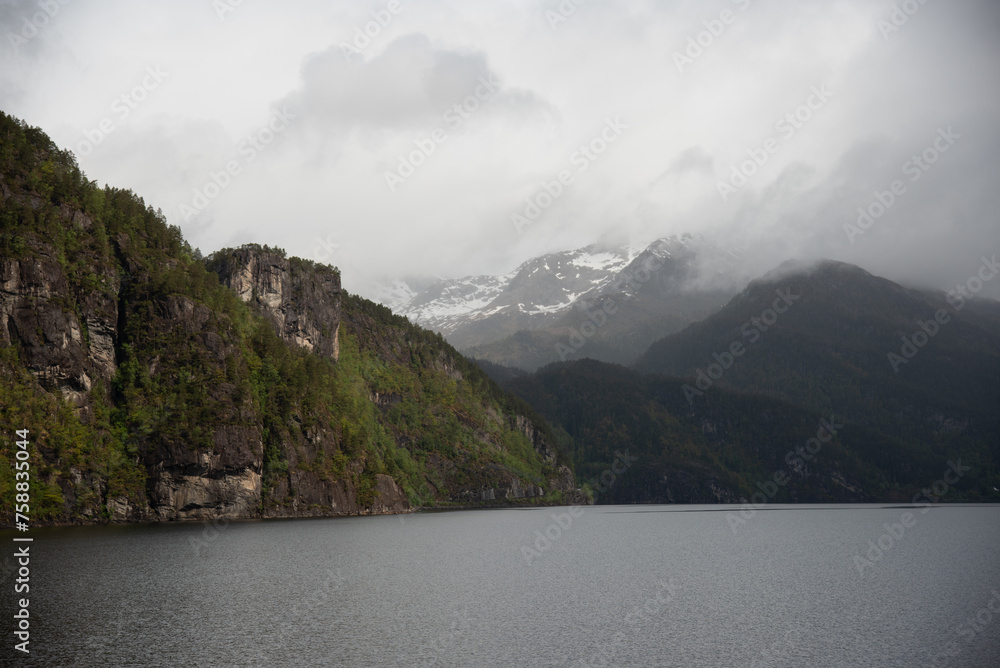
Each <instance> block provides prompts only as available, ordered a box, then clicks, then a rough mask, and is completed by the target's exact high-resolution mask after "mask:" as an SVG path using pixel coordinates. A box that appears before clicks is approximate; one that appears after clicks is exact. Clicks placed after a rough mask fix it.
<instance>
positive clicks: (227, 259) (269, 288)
mask: <svg viewBox="0 0 1000 668" xmlns="http://www.w3.org/2000/svg"><path fill="white" fill-rule="evenodd" d="M208 266H209V269H210V270H211V271H214V272H215V273H216V274H218V276H219V280H220V281H221V282H222V283H223V284H224V285H226V286H227V287H229V288H230V289H232V290H233V291H234V292H235V293H236V294H237V295H239V297H240V299H242V300H243V301H244V302H246V303H248V304H252V305H254V306H256V307H257V308H259V309H260V310H261V312H262V313H264V314H265V315H266V316H267V317H268V318H269V319H270V320H271V321H272V322H273V323H274V326H275V328H276V331H277V332H278V335H279V336H280V337H281V338H282V339H284V340H285V341H286V342H288V343H290V344H292V345H295V346H298V347H300V348H305V349H306V350H309V351H312V352H314V353H317V354H319V355H323V356H324V357H332V358H334V359H336V358H337V357H338V355H339V340H338V330H339V326H340V274H339V273H337V272H336V271H334V270H333V269H332V268H330V267H324V266H322V265H315V264H312V263H309V262H306V261H304V260H300V259H298V258H292V259H291V260H289V259H288V258H286V257H285V256H284V254H283V253H279V252H275V251H271V250H255V249H252V248H246V247H245V248H238V249H236V250H232V251H220V252H219V253H216V254H215V255H213V256H212V258H210V259H209V262H208Z"/></svg>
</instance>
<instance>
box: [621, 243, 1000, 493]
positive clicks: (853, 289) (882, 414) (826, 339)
mask: <svg viewBox="0 0 1000 668" xmlns="http://www.w3.org/2000/svg"><path fill="white" fill-rule="evenodd" d="M998 324H1000V304H998V303H997V302H993V301H985V300H974V299H973V300H971V301H970V300H966V299H965V298H963V297H961V296H959V295H958V294H957V293H954V294H951V295H945V294H940V293H931V292H923V291H919V290H912V289H907V288H905V287H903V286H900V285H897V284H895V283H893V282H891V281H889V280H886V279H884V278H879V277H876V276H872V275H871V274H869V273H868V272H866V271H864V270H862V269H860V268H858V267H855V266H852V265H847V264H842V263H838V262H829V261H828V262H823V263H820V264H818V265H816V266H812V267H795V266H794V265H790V264H789V265H786V266H783V267H781V268H779V269H778V270H776V271H774V272H772V273H771V274H769V275H767V276H764V277H762V278H760V279H758V280H756V281H753V282H751V283H750V284H749V285H748V286H747V288H746V289H745V290H743V291H742V292H740V293H739V294H738V295H736V296H735V297H734V298H733V299H732V300H731V301H730V302H729V303H728V304H726V306H725V307H724V308H723V309H722V310H720V311H719V312H718V313H716V314H714V315H712V316H710V317H708V318H706V319H705V320H703V321H701V322H698V323H695V324H693V325H691V326H690V327H688V328H686V329H685V330H683V331H681V332H678V333H675V334H671V335H670V336H667V337H665V338H663V339H662V340H660V341H658V342H656V343H654V344H653V345H652V346H650V348H649V350H648V351H647V352H646V353H645V354H644V355H643V356H642V357H641V358H640V359H639V361H638V362H637V363H636V364H635V368H636V369H638V370H640V371H642V372H645V373H658V374H669V375H672V376H680V377H685V378H688V379H689V380H688V383H687V390H686V392H687V393H688V395H689V396H691V397H694V396H700V395H702V394H705V395H707V394H709V393H711V392H715V391H716V390H717V389H718V388H728V389H734V390H740V391H744V392H754V393H758V394H761V395H765V396H768V397H772V398H775V399H778V400H781V401H783V402H787V403H789V404H791V405H794V406H798V407H801V408H804V409H807V410H812V411H817V412H822V413H827V412H832V413H835V414H837V415H839V416H842V417H843V419H844V420H845V421H846V422H849V423H851V424H857V425H863V426H866V427H868V428H871V429H873V430H875V431H877V432H879V433H882V434H884V435H886V436H887V437H890V438H894V439H898V440H901V441H904V442H907V443H909V444H912V445H913V446H914V447H922V448H927V449H929V450H931V451H934V452H939V453H945V452H948V453H953V454H956V456H957V455H958V454H963V455H964V456H965V457H966V458H967V459H977V460H978V461H981V462H982V463H983V465H984V466H989V467H991V468H990V469H989V470H990V471H991V475H993V476H994V477H995V476H996V475H997V469H996V462H997V459H998V455H1000V413H998V411H997V406H1000V382H998V379H1000V326H998ZM941 456H942V457H944V455H943V454H942V455H941ZM943 461H944V459H942V462H943ZM928 482H930V481H928Z"/></svg>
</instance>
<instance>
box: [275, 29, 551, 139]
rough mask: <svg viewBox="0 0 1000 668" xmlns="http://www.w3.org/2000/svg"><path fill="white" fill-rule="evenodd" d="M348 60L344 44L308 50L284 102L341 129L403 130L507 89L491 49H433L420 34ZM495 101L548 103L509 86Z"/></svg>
mask: <svg viewBox="0 0 1000 668" xmlns="http://www.w3.org/2000/svg"><path fill="white" fill-rule="evenodd" d="M358 57H359V56H354V57H353V58H354V59H355V60H353V61H348V59H347V58H346V57H345V54H344V52H343V47H342V46H340V45H332V46H330V47H329V48H328V49H327V50H325V51H323V52H322V53H318V54H315V55H312V56H309V57H308V58H307V59H306V60H305V63H304V64H303V66H302V81H301V85H300V86H299V87H298V88H297V89H296V90H295V91H294V92H292V93H290V94H289V95H288V96H286V97H285V98H283V99H282V100H280V101H279V104H280V105H282V106H284V105H287V106H289V107H290V108H292V109H294V110H295V111H296V113H298V114H299V115H300V116H301V118H302V119H303V121H304V122H305V123H306V124H309V125H312V126H314V127H321V128H325V129H327V130H329V131H332V132H343V131H346V130H349V129H351V128H358V127H360V128H366V129H370V130H400V129H412V128H415V127H420V126H421V125H425V124H427V123H434V122H438V123H440V121H441V116H442V115H443V114H444V113H445V112H446V111H447V110H448V109H449V108H451V107H453V106H454V105H455V104H460V103H461V102H462V101H463V100H465V99H466V98H469V97H470V96H473V95H474V94H475V91H476V89H477V88H479V89H483V87H484V86H492V87H494V88H502V87H503V83H504V82H502V81H501V78H500V76H499V75H498V74H497V72H496V71H494V70H491V69H490V67H489V64H488V62H487V57H486V54H484V53H482V52H478V51H468V52H466V51H456V50H449V49H445V48H438V47H435V46H434V45H433V44H432V43H431V40H430V39H429V38H428V37H427V36H426V35H423V34H410V35H405V36H402V37H398V38H396V39H395V40H393V41H392V42H390V43H389V44H388V46H386V48H385V51H383V52H382V53H380V54H378V55H376V56H374V57H372V58H370V59H368V60H364V61H362V62H358V61H357V60H356V59H357V58H358ZM495 101H501V102H503V103H505V104H506V105H508V106H512V107H516V108H519V107H524V108H529V109H531V108H539V107H544V106H545V105H544V104H543V103H542V102H540V101H539V99H538V98H537V97H536V96H535V95H534V94H533V93H530V92H525V91H513V92H508V91H506V90H503V91H501V92H500V93H498V94H497V96H496V100H495Z"/></svg>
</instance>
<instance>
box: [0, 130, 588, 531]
mask: <svg viewBox="0 0 1000 668" xmlns="http://www.w3.org/2000/svg"><path fill="white" fill-rule="evenodd" d="M0 198H2V199H0V325H2V327H0V337H2V341H3V343H4V346H3V350H2V353H0V399H2V401H0V423H2V424H3V425H4V428H5V430H11V431H12V430H14V429H29V430H30V431H31V437H30V440H31V443H32V445H31V448H32V450H31V452H32V459H31V463H32V476H33V477H32V482H31V498H32V500H33V507H32V514H33V517H34V518H35V519H36V520H40V521H48V522H74V521H106V520H112V521H140V520H173V519H199V518H210V517H230V518H236V517H259V516H289V515H329V514H356V513H385V512H402V511H406V510H409V509H411V508H413V507H414V506H417V505H449V504H463V505H465V504H469V503H489V502H501V501H503V502H510V501H516V500H518V499H526V498H527V499H535V500H537V501H540V502H557V501H560V500H568V499H570V498H575V496H574V495H575V494H577V492H576V491H575V484H574V481H573V476H572V472H571V471H570V470H569V469H568V468H566V467H565V466H563V465H561V464H560V463H559V462H558V461H557V458H556V453H555V450H554V449H553V445H552V444H553V443H554V439H553V437H552V435H551V432H550V431H549V430H548V427H547V425H545V424H544V423H543V422H542V421H541V420H540V419H538V418H536V417H534V415H533V414H532V413H531V411H530V409H529V408H528V407H527V406H526V405H525V404H523V403H521V402H519V400H517V399H515V398H513V397H511V396H510V395H507V394H506V393H504V392H503V391H501V390H500V389H499V388H498V387H497V386H496V385H495V384H493V383H492V382H491V381H489V379H488V378H486V377H485V375H484V374H482V372H480V371H479V370H478V368H476V367H475V366H473V365H471V364H470V363H469V362H468V361H467V360H465V359H464V358H462V357H461V356H460V355H459V354H458V353H456V352H455V351H454V349H452V348H451V347H450V346H448V345H447V344H446V343H444V342H443V340H441V339H440V337H438V336H436V335H434V334H432V333H430V332H426V331H424V330H421V329H419V328H417V327H414V326H413V325H411V324H410V323H408V322H407V321H406V320H405V319H404V318H398V317H395V316H392V314H391V313H388V312H387V311H384V310H380V307H378V306H377V305H374V304H372V303H370V302H366V301H365V300H362V299H359V298H357V297H353V296H350V295H346V294H345V293H343V292H342V290H341V288H340V274H339V272H338V271H337V270H336V269H335V268H333V267H328V266H323V265H317V264H314V263H311V262H308V261H304V260H299V259H297V258H286V257H285V255H284V253H283V252H281V251H278V250H272V249H269V248H267V247H263V248H261V247H257V246H250V247H244V248H240V249H235V250H226V251H220V252H218V253H216V254H214V255H213V256H212V257H211V258H209V259H208V260H207V261H205V260H202V259H201V257H200V254H199V253H198V252H197V251H194V250H192V249H191V248H190V246H189V245H188V244H187V243H186V242H185V241H184V240H183V238H182V236H181V234H180V230H179V229H178V228H176V227H173V226H170V225H168V224H167V223H166V221H165V219H164V218H163V216H162V214H160V213H159V212H156V211H152V210H151V209H150V208H149V207H147V206H146V205H145V203H144V202H143V201H142V200H141V199H140V198H138V197H137V196H135V195H134V194H132V193H131V192H128V191H120V190H116V189H112V188H104V189H103V190H102V189H99V188H97V187H96V186H95V185H94V184H93V183H90V182H88V181H87V180H86V178H85V177H84V176H83V175H82V174H81V173H80V171H79V169H78V168H77V166H76V164H75V161H74V160H73V157H72V155H71V154H69V153H68V152H64V151H60V150H58V148H57V147H55V146H54V145H53V144H52V142H51V141H50V140H49V139H48V137H46V136H45V135H44V134H43V133H42V132H41V131H40V130H38V129H36V128H30V127H28V126H26V125H24V124H23V123H21V122H19V121H16V120H14V119H12V118H10V117H8V116H6V115H2V114H0ZM383 311H384V312H383ZM12 447H13V446H12V444H11V441H10V440H9V439H5V440H4V442H3V443H0V512H3V516H4V518H9V517H11V516H12V512H8V511H12V505H13V500H14V480H13V473H12V468H13V467H12V466H11V460H12V457H13V451H12ZM4 521H8V520H7V519H5V520H4Z"/></svg>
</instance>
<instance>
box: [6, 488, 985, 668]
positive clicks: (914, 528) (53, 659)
mask: <svg viewBox="0 0 1000 668" xmlns="http://www.w3.org/2000/svg"><path fill="white" fill-rule="evenodd" d="M735 510H736V509H735V508H734V507H726V506H598V507H589V508H585V509H582V513H581V512H580V511H579V510H578V511H575V514H577V516H576V517H571V516H570V515H569V509H568V508H556V509H552V508H546V509H524V510H488V511H459V512H448V513H421V514H416V515H409V516H378V517H352V518H338V519H316V520H287V521H260V522H232V523H229V524H228V525H225V524H219V525H218V526H217V527H216V528H213V529H207V528H206V525H203V524H176V525H140V526H106V527H71V528H55V529H37V530H33V531H32V534H33V535H34V536H35V540H34V542H33V543H32V547H31V553H32V559H31V565H32V570H31V597H30V598H31V615H32V636H31V648H32V657H31V658H32V660H31V662H30V663H31V664H32V665H45V666H421V665H424V666H432V665H437V666H684V667H692V666H712V667H716V666H757V667H765V666H775V667H777V666H879V667H888V666H900V667H906V668H912V667H914V666H925V665H926V666H939V665H948V666H953V667H959V666H976V667H986V666H997V665H1000V614H997V613H996V612H990V611H989V606H990V605H992V606H993V607H994V609H995V610H997V611H1000V594H996V593H995V592H997V591H1000V507H996V506H992V507H990V506H968V505H964V506H944V505H942V506H934V507H931V508H928V509H922V508H900V507H884V506H834V507H831V506H795V507H787V506H784V507H782V506H775V507H770V508H767V509H766V510H760V511H758V512H757V513H756V514H755V515H753V516H752V517H750V518H748V519H747V521H746V523H745V524H740V525H738V526H735V529H734V526H733V525H734V524H735V522H733V518H734V516H735V515H732V514H730V513H733V512H734V511H735ZM922 510H926V511H925V512H921V511H922ZM905 512H911V513H912V514H913V520H914V522H915V523H914V522H911V523H910V524H911V526H910V527H908V528H906V527H903V528H904V531H903V533H902V535H901V536H900V535H899V528H898V527H897V528H895V529H894V528H893V525H896V524H899V523H900V518H901V516H902V514H903V513H905ZM568 519H571V524H570V523H568V521H567V520H568ZM560 523H561V524H562V525H563V526H562V527H560V526H559V524H560ZM886 525H888V528H887V526H886ZM900 526H901V525H900ZM553 527H555V528H553ZM890 530H892V531H893V533H895V534H896V536H897V537H895V538H891V536H890V538H891V546H890V540H889V539H887V538H885V537H884V536H883V535H884V534H887V533H888V532H889V531H890ZM536 532H539V533H536ZM546 533H548V536H549V537H553V538H554V540H550V539H548V538H546V539H545V540H548V541H549V542H548V543H546V542H545V540H543V539H541V538H539V536H540V535H545V534H546ZM0 537H2V538H3V539H4V540H6V541H7V543H8V545H12V544H13V543H11V542H10V537H11V534H10V533H9V532H4V534H3V536H0ZM880 539H881V545H882V548H878V549H880V550H882V551H881V555H880V556H879V554H878V552H875V551H872V552H871V554H870V555H869V554H868V553H869V551H870V550H871V549H872V547H871V546H870V545H869V543H868V541H872V542H873V543H872V544H873V545H875V546H878V544H879V541H880ZM536 541H537V545H535V543H536ZM536 547H537V548H544V549H538V550H536V553H531V552H529V550H528V549H524V548H530V549H531V550H535V549H536ZM883 548H885V549H883ZM11 551H12V550H11ZM866 555H868V556H871V557H873V560H872V561H871V562H862V561H859V560H856V559H854V557H855V556H858V557H862V558H865V557H866ZM875 557H878V560H877V561H876V560H874V558H875ZM529 560H530V563H529ZM4 561H5V564H4V565H5V566H7V568H5V569H4V570H5V572H4V588H5V589H6V590H7V591H8V592H9V591H11V580H12V577H11V575H10V572H9V570H8V568H9V564H10V563H11V562H10V558H9V557H7V558H5V560H4ZM5 598H7V599H8V600H9V596H8V597H5ZM11 608H12V606H11V605H10V604H8V605H7V606H6V609H7V610H8V611H10V610H11ZM7 618H8V620H10V616H9V615H8V617H7ZM8 626H10V623H9V622H8ZM5 644H6V645H7V646H6V647H4V648H3V650H2V653H3V654H4V655H5V656H8V657H9V656H10V655H11V654H12V644H13V643H12V642H11V641H10V640H9V633H8V642H7V643H5Z"/></svg>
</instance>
